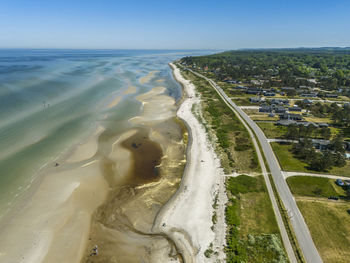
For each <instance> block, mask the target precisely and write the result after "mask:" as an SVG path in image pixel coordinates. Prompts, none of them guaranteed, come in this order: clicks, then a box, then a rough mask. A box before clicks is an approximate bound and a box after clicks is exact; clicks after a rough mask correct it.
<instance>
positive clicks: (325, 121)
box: [305, 116, 332, 123]
mask: <svg viewBox="0 0 350 263" xmlns="http://www.w3.org/2000/svg"><path fill="white" fill-rule="evenodd" d="M305 120H306V121H309V122H318V123H331V122H332V120H331V119H330V118H319V117H315V116H310V117H305Z"/></svg>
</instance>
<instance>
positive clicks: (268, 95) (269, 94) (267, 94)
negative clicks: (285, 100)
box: [264, 91, 276, 97]
mask: <svg viewBox="0 0 350 263" xmlns="http://www.w3.org/2000/svg"><path fill="white" fill-rule="evenodd" d="M264 95H265V96H266V97H273V96H276V92H273V91H268V92H265V93H264Z"/></svg>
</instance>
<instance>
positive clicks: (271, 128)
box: [256, 122, 287, 139]
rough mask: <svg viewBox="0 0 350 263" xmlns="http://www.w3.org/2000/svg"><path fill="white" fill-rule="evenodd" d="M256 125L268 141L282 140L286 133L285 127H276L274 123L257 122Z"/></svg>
mask: <svg viewBox="0 0 350 263" xmlns="http://www.w3.org/2000/svg"><path fill="white" fill-rule="evenodd" d="M256 124H257V125H258V126H259V127H260V129H261V130H262V131H263V132H264V133H265V136H266V137H267V138H270V139H276V138H283V136H284V134H285V133H286V131H287V128H286V127H283V126H277V125H275V124H274V123H264V122H257V123H256Z"/></svg>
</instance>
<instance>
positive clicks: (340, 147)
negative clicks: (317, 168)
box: [330, 133, 345, 154]
mask: <svg viewBox="0 0 350 263" xmlns="http://www.w3.org/2000/svg"><path fill="white" fill-rule="evenodd" d="M330 149H331V150H333V151H335V152H339V153H342V154H344V153H345V148H344V144H343V136H342V135H341V134H340V133H338V134H337V135H336V136H335V137H334V139H333V140H332V141H331V144H330Z"/></svg>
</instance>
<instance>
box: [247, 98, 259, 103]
mask: <svg viewBox="0 0 350 263" xmlns="http://www.w3.org/2000/svg"><path fill="white" fill-rule="evenodd" d="M249 101H250V103H259V102H261V98H260V97H251V98H249Z"/></svg>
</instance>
